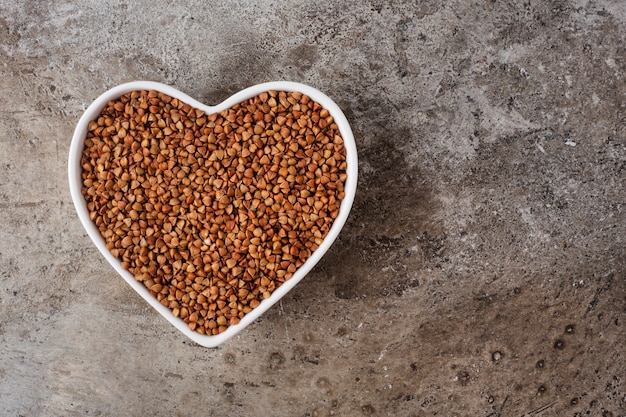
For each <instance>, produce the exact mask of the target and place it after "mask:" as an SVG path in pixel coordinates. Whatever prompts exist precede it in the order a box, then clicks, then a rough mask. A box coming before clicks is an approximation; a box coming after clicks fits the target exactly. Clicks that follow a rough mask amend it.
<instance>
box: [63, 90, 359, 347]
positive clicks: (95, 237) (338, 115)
mask: <svg viewBox="0 0 626 417" xmlns="http://www.w3.org/2000/svg"><path fill="white" fill-rule="evenodd" d="M136 90H156V91H159V92H161V93H164V94H167V95H169V96H171V97H174V98H177V99H179V100H181V101H183V102H185V103H187V104H189V105H190V106H192V107H195V108H198V109H201V110H203V111H204V112H205V113H207V114H211V113H216V112H220V111H222V110H225V109H228V108H230V107H231V106H233V105H235V104H238V103H240V102H242V101H244V100H247V99H249V98H252V97H254V96H256V95H258V94H260V93H262V92H264V91H269V90H277V91H298V92H301V93H303V94H306V95H308V96H309V97H310V98H311V99H312V100H314V101H316V102H318V103H319V104H321V105H322V106H323V107H324V108H326V109H327V110H328V111H329V113H330V114H331V115H332V116H333V118H334V120H335V123H336V124H337V126H338V127H339V131H340V132H341V135H342V137H343V140H344V146H345V148H346V162H347V170H346V173H347V178H346V183H345V190H344V191H345V198H344V199H343V200H342V202H341V206H340V209H339V215H338V217H337V218H336V219H335V220H334V222H333V224H332V227H331V229H330V230H329V232H328V234H327V236H326V237H325V239H324V241H323V242H322V244H321V245H320V246H319V248H318V249H317V250H316V251H315V252H313V254H312V255H311V256H310V257H309V259H307V261H306V262H305V263H304V264H303V265H302V266H300V268H299V269H298V270H297V271H296V272H295V273H294V275H293V277H292V278H291V279H289V280H287V281H286V282H284V283H283V284H282V285H281V286H280V287H278V288H277V289H276V290H274V292H273V293H272V294H271V296H270V297H269V298H268V299H265V300H263V301H262V302H261V304H260V305H259V306H258V307H256V308H254V309H253V310H252V311H251V312H249V313H247V314H246V315H245V316H244V317H243V318H242V319H241V321H240V323H239V324H236V325H231V326H229V327H228V328H227V329H226V330H225V331H224V332H222V333H220V334H217V335H213V336H207V335H202V334H200V333H198V332H195V331H192V330H190V329H189V327H188V325H187V324H186V323H185V322H184V321H183V320H182V319H179V318H177V317H174V315H173V314H172V312H171V311H170V310H169V308H167V307H165V306H163V305H162V304H161V303H160V302H159V301H158V300H157V299H156V298H155V297H153V296H152V295H151V294H150V292H149V291H148V289H147V288H146V287H145V286H144V285H143V284H142V283H141V282H138V281H137V280H136V279H135V278H134V277H133V276H132V274H131V273H130V272H129V271H127V270H125V269H124V268H122V265H121V263H120V261H119V260H118V259H117V258H115V257H114V256H113V255H112V254H111V253H110V252H109V250H108V249H107V248H106V246H105V242H104V239H103V238H102V236H101V235H100V232H99V231H98V229H97V227H96V226H95V224H94V223H93V222H92V221H91V220H90V219H89V212H88V209H87V203H86V201H85V199H84V197H83V195H82V193H81V189H82V179H81V173H82V168H81V164H80V161H81V156H82V151H83V147H84V141H85V138H86V136H87V127H88V124H89V122H90V121H91V120H94V119H95V118H97V116H98V114H99V113H100V112H101V111H102V109H103V108H104V107H105V105H106V104H107V102H108V101H110V100H114V99H117V98H119V97H121V96H122V95H124V94H126V93H128V92H131V91H136ZM68 175H69V183H70V192H71V195H72V200H73V202H74V206H75V207H76V211H77V214H78V217H79V218H80V221H81V222H82V224H83V226H84V227H85V230H86V231H87V234H88V235H89V237H90V238H91V240H92V241H93V242H94V244H95V245H96V247H97V248H98V249H99V250H100V252H101V253H102V255H103V256H104V257H105V259H106V260H107V261H108V262H109V263H110V264H111V265H112V266H113V268H115V270H116V271H117V272H118V273H119V274H120V275H121V276H122V278H124V280H125V281H126V282H127V283H128V284H129V285H130V286H131V287H132V288H133V289H134V290H135V291H136V292H137V293H139V295H140V296H141V297H143V298H144V299H145V300H146V301H147V302H148V303H149V304H150V305H151V306H152V307H154V308H155V309H156V310H157V311H158V312H159V313H160V314H161V315H162V316H163V317H164V318H165V319H166V320H168V321H169V322H170V323H171V324H172V325H174V326H175V327H176V328H177V329H178V330H180V331H181V332H182V333H184V334H185V335H186V336H187V337H189V338H190V339H192V340H193V341H194V342H196V343H198V344H200V345H202V346H206V347H214V346H217V345H219V344H221V343H223V342H224V341H226V340H228V339H230V338H231V337H233V336H235V335H236V334H237V333H239V332H240V331H241V330H243V329H244V328H245V327H246V326H248V325H249V324H250V323H251V322H253V321H254V320H255V319H256V318H258V317H259V316H260V315H261V314H263V313H264V312H265V311H267V310H268V309H269V308H270V307H271V306H272V305H274V304H275V303H276V302H277V301H278V300H280V299H281V298H282V297H283V296H284V295H285V294H287V292H289V291H290V290H291V289H292V288H293V287H294V286H295V285H296V284H298V282H300V280H302V278H304V276H305V275H306V274H307V273H308V272H309V271H310V270H311V269H312V268H313V266H315V264H316V263H317V262H318V261H319V260H320V259H321V257H322V256H323V255H324V253H325V252H326V251H327V250H328V249H329V248H330V246H331V245H332V243H333V241H334V240H335V239H336V238H337V236H338V235H339V232H340V230H341V228H342V227H343V225H344V224H345V222H346V220H347V218H348V214H349V212H350V208H351V207H352V203H353V201H354V195H355V192H356V184H357V151H356V145H355V142H354V136H353V134H352V130H351V129H350V125H349V124H348V121H347V119H346V117H345V116H344V114H343V112H342V111H341V110H340V109H339V107H338V106H337V105H336V104H335V103H334V102H333V101H332V100H331V99H330V98H329V97H327V96H326V95H325V94H323V93H322V92H320V91H318V90H317V89H314V88H312V87H309V86H307V85H304V84H299V83H293V82H283V81H278V82H270V83H264V84H258V85H255V86H252V87H249V88H247V89H245V90H242V91H240V92H239V93H237V94H235V95H233V96H231V97H230V98H228V99H227V100H225V101H224V102H222V103H220V104H218V105H216V106H207V105H205V104H202V103H200V102H198V101H197V100H195V99H193V98H192V97H189V96H187V95H186V94H184V93H182V92H180V91H178V90H176V89H174V88H173V87H171V86H169V85H165V84H161V83H156V82H151V81H135V82H130V83H126V84H122V85H119V86H117V87H114V88H112V89H110V90H108V91H107V92H105V93H104V94H102V95H101V96H100V97H98V98H97V99H96V100H95V101H94V102H93V103H92V104H91V105H90V106H89V107H88V108H87V110H85V112H84V114H83V115H82V117H81V118H80V120H79V122H78V124H77V126H76V129H75V131H74V136H73V138H72V143H71V145H70V153H69V163H68Z"/></svg>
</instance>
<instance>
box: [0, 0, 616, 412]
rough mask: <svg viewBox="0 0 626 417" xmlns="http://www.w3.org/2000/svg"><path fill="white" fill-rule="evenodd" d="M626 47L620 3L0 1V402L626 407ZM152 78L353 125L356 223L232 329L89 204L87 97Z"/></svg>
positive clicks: (209, 97) (175, 408) (247, 408)
mask: <svg viewBox="0 0 626 417" xmlns="http://www.w3.org/2000/svg"><path fill="white" fill-rule="evenodd" d="M48 3H51V4H49V5H48ZM625 44H626V3H625V2H624V1H622V0H613V1H611V0H597V1H586V0H552V1H544V2H537V1H531V2H527V1H513V0H509V1H494V0H491V1H485V2H470V1H462V0H459V1H443V0H424V1H393V2H382V1H374V0H372V1H369V2H347V1H323V2H314V3H312V2H306V3H298V2H295V1H285V2H283V1H269V0H268V1H250V2H241V1H240V2H204V1H199V0H198V1H193V2H191V1H190V2H165V1H138V2H131V1H123V0H118V1H93V2H88V1H82V2H67V1H58V2H40V1H18V2H16V1H12V0H0V97H2V99H0V149H1V150H0V215H1V217H2V220H3V226H2V228H1V229H0V277H1V285H0V381H1V382H0V410H1V411H0V414H1V415H3V416H4V415H6V416H52V415H63V416H83V415H85V416H86V415H89V416H94V415H96V416H97V415H101V416H115V415H129V416H144V415H150V416H226V415H228V416H270V415H272V416H327V415H337V416H358V415H372V416H434V415H437V416H465V415H471V416H522V415H524V416H579V415H580V416H582V415H593V416H603V417H606V416H624V415H626V411H625V409H626V387H625V383H626V365H625V363H626V349H625V342H624V340H626V330H625V325H626V317H625V315H626V300H625V296H626V249H625V247H626V188H625V187H626V118H625V114H626V49H625ZM136 79H150V80H156V81H161V82H165V83H168V84H171V85H173V86H174V87H176V88H178V89H179V90H181V91H184V92H186V93H188V94H189V95H191V96H194V97H196V98H198V99H199V100H201V101H204V102H206V103H207V104H216V103H218V102H220V101H222V100H223V99H225V98H226V97H228V96H229V95H230V94H232V93H234V92H236V91H238V90H239V89H242V88H245V87H247V86H250V85H252V84H256V83H259V82H264V81H270V80H292V81H299V82H303V83H306V84H310V85H312V86H314V87H317V88H319V89H321V90H322V91H324V92H325V93H326V94H328V95H329V96H331V97H332V98H333V99H334V100H335V101H336V102H337V103H338V104H339V105H340V107H341V108H342V109H343V110H344V112H345V113H346V115H347V117H348V119H349V120H350V122H351V124H352V127H353V130H354V133H355V138H356V142H357V146H358V149H359V156H360V167H359V173H360V181H359V189H358V192H357V197H356V201H355V205H354V209H353V212H352V214H351V216H350V218H349V220H348V223H347V224H346V227H345V229H344V231H343V232H342V234H341V236H340V238H339V239H338V241H337V242H336V243H335V244H334V245H333V247H332V248H331V250H330V251H329V252H328V254H327V255H326V256H325V257H324V259H323V260H322V261H321V262H320V264H318V266H317V267H316V268H315V269H314V271H313V272H312V273H311V274H310V275H309V276H308V277H307V278H306V279H305V280H304V281H303V282H302V283H300V284H299V285H298V286H297V287H296V289H294V290H293V291H292V292H291V293H290V294H288V296H286V297H285V298H284V299H283V300H282V301H281V302H280V303H279V304H277V305H276V306H275V307H273V308H272V309H271V310H270V311H269V312H268V313H267V314H266V315H264V316H263V317H262V318H261V319H260V320H258V321H256V322H255V323H254V324H253V325H252V326H250V327H249V328H248V329H246V330H245V331H243V332H242V333H241V334H240V335H239V336H238V337H235V338H234V339H232V340H230V341H229V342H227V343H226V344H224V345H223V346H222V347H220V348H217V349H206V348H202V347H199V346H197V345H195V344H193V343H192V342H189V341H188V340H187V339H186V338H185V337H184V336H182V335H181V334H180V333H178V332H177V331H176V330H175V329H174V328H173V327H171V326H170V325H169V324H168V323H167V322H166V321H165V320H164V319H162V318H161V317H160V316H158V315H157V313H156V312H155V311H153V310H152V309H151V308H149V307H148V305H147V304H146V303H145V302H144V301H143V300H142V299H141V298H140V297H139V296H138V295H136V294H135V293H133V292H132V290H131V289H130V287H129V286H128V285H127V284H126V283H124V281H123V280H122V279H121V278H120V277H118V276H117V275H116V273H115V272H114V270H113V268H112V267H110V266H109V265H108V264H107V263H106V262H105V261H104V259H103V258H102V256H100V254H99V253H98V252H97V250H96V249H95V247H94V246H93V245H92V244H91V242H90V240H89V239H88V237H87V235H86V234H85V232H84V231H83V229H82V227H81V225H80V222H79V221H78V218H77V216H76V214H75V212H74V209H73V206H72V203H71V199H70V195H69V190H68V183H67V178H66V170H67V166H66V160H67V154H68V149H69V144H70V138H71V135H72V133H73V129H74V126H75V124H76V122H77V120H78V118H79V117H80V115H81V112H82V111H83V109H85V108H86V106H87V105H89V104H90V103H91V101H93V100H94V99H95V98H96V97H97V96H98V95H99V94H101V93H102V92H104V91H105V90H106V89H108V88H110V87H113V86H115V85H117V84H120V83H122V82H126V81H130V80H136Z"/></svg>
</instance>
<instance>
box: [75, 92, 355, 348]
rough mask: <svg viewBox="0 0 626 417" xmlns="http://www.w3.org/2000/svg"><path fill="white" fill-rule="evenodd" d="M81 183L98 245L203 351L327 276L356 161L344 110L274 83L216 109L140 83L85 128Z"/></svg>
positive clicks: (79, 143) (107, 100)
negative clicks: (319, 270) (315, 277)
mask: <svg viewBox="0 0 626 417" xmlns="http://www.w3.org/2000/svg"><path fill="white" fill-rule="evenodd" d="M68 173H69V183H70V192H71V195H72V200H73V202H74V205H75V207H76V211H77V213H78V217H79V218H80V220H81V222H82V224H83V226H84V227H85V229H86V231H87V233H88V235H89V237H90V238H91V239H92V241H93V242H94V243H95V245H96V247H97V248H98V249H99V250H100V252H101V253H102V254H103V256H104V257H105V259H106V260H107V261H108V262H109V263H110V264H111V265H112V266H113V267H114V268H115V270H116V271H117V272H118V273H119V274H120V275H121V276H122V277H123V278H124V280H125V281H126V282H127V283H128V284H129V285H130V286H131V287H132V288H133V289H134V290H135V291H136V292H137V293H139V295H140V296H141V297H143V298H144V299H145V300H146V301H147V302H148V303H149V304H150V305H151V306H152V307H154V308H155V309H156V310H157V311H158V312H159V313H160V314H161V315H162V316H163V317H164V318H165V319H167V320H168V321H169V322H170V323H171V324H173V325H174V326H175V327H176V328H177V329H179V330H180V331H181V332H183V333H184V334H185V335H186V336H187V337H189V338H190V339H192V340H193V341H195V342H196V343H198V344H200V345H202V346H206V347H215V346H218V345H220V344H221V343H223V342H224V341H226V340H228V339H229V338H231V337H233V336H234V335H236V334H237V333H238V332H240V331H241V330H243V329H244V328H245V327H246V326H247V325H249V324H250V323H251V322H253V321H254V320H255V319H256V318H258V317H259V316H260V315H261V314H263V313H264V312H265V311H267V310H268V309H269V308H270V307H271V306H272V305H274V304H275V303H276V302H277V301H278V300H280V299H281V298H282V297H283V296H284V295H285V294H287V292H289V291H290V290H291V289H292V288H293V287H294V286H295V285H296V284H298V282H300V280H302V279H303V278H304V276H305V275H306V274H307V273H308V272H309V271H310V270H311V269H312V268H313V266H315V264H316V263H317V262H318V261H319V260H320V259H321V257H322V256H323V255H324V253H325V252H326V251H327V250H328V249H329V248H330V246H331V245H332V243H333V241H334V240H335V239H336V238H337V236H338V235H339V232H340V230H341V228H342V227H343V225H344V224H345V222H346V220H347V218H348V214H349V212H350V208H351V207H352V203H353V201H354V195H355V192H356V185H357V151H356V145H355V143H354V137H353V135H352V131H351V129H350V126H349V124H348V121H347V120H346V117H345V116H344V114H343V113H342V111H341V110H340V108H339V107H338V106H337V105H336V104H335V103H334V102H333V101H332V100H331V99H330V98H329V97H328V96H326V95H325V94H323V93H322V92H320V91H318V90H317V89H315V88H312V87H310V86H307V85H303V84H299V83H293V82H281V81H279V82H270V83H264V84H258V85H255V86H253V87H249V88H247V89H245V90H243V91H240V92H239V93H237V94H235V95H233V96H232V97H230V98H228V99H227V100H225V101H224V102H222V103H221V104H219V105H216V106H207V105H204V104H202V103H200V102H198V101H196V100H195V99H193V98H191V97H189V96H187V95H186V94H184V93H182V92H180V91H178V90H176V89H174V88H173V87H171V86H168V85H165V84H161V83H156V82H150V81H136V82H130V83H126V84H122V85H119V86H117V87H114V88H112V89H110V90H108V91H107V92H105V93H104V94H102V95H101V96H100V97H98V98H97V99H96V100H95V101H94V102H93V103H92V104H91V105H90V106H89V107H88V108H87V109H86V111H85V113H84V114H83V115H82V117H81V118H80V120H79V122H78V124H77V126H76V130H75V132H74V136H73V138H72V143H71V146H70V153H69V164H68Z"/></svg>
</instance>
